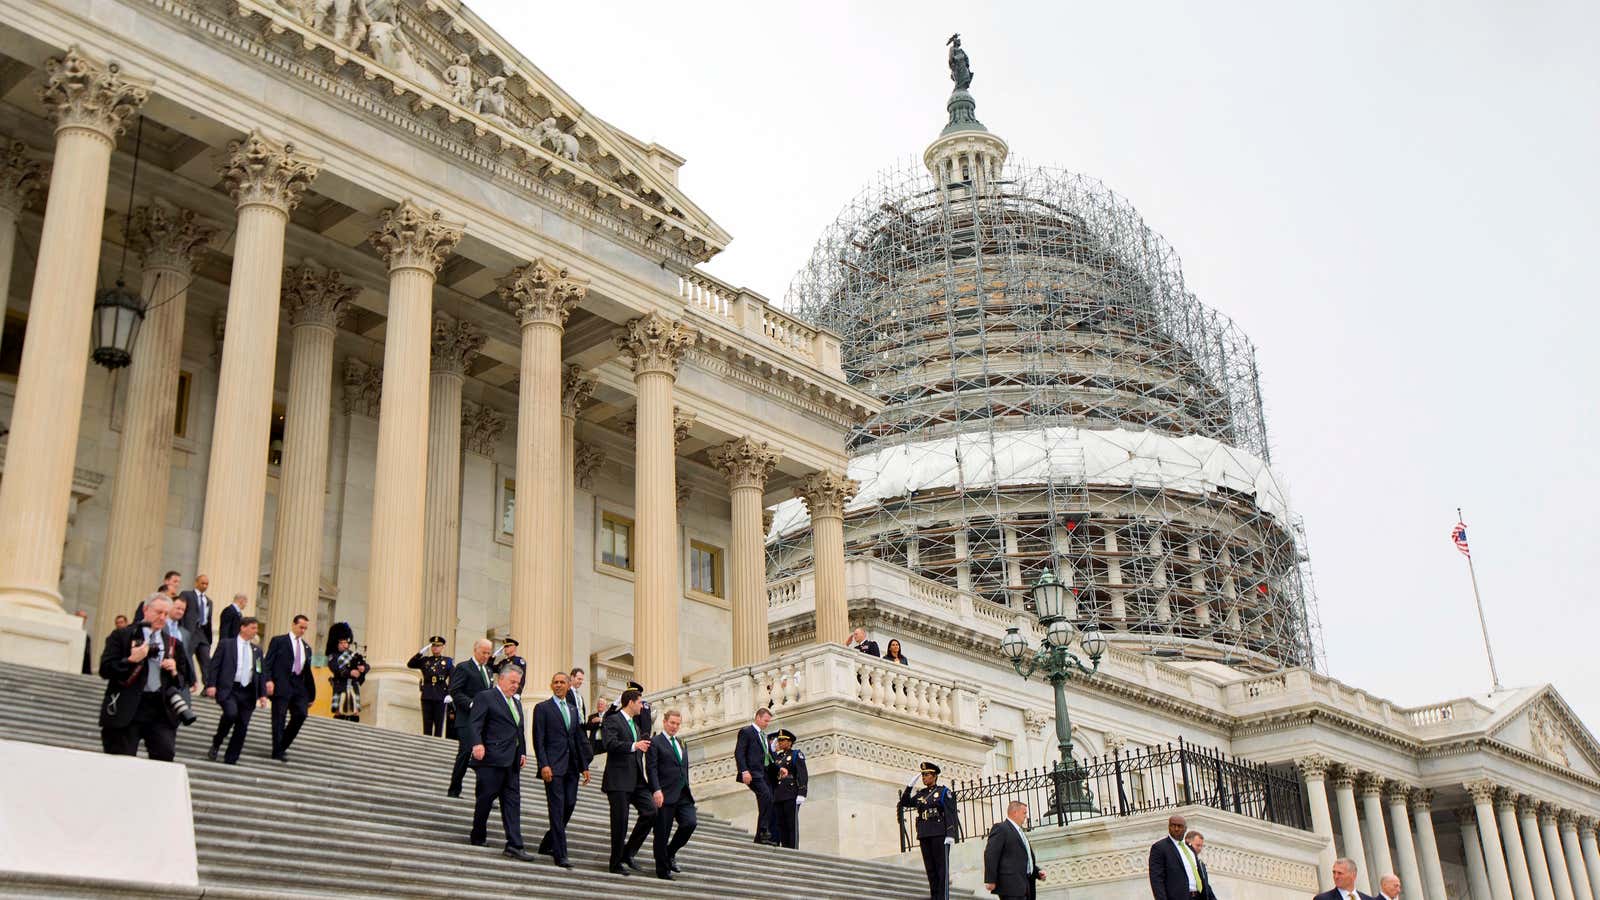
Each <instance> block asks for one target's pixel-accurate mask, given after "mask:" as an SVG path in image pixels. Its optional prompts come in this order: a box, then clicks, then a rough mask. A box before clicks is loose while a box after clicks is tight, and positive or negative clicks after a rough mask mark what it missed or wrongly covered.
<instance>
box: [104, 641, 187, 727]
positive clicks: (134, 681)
mask: <svg viewBox="0 0 1600 900" xmlns="http://www.w3.org/2000/svg"><path fill="white" fill-rule="evenodd" d="M161 638H162V643H163V656H162V658H163V659H166V658H168V657H170V658H172V659H173V660H176V662H177V667H178V674H177V677H173V676H172V675H168V674H167V673H165V672H163V673H162V674H161V684H162V686H164V687H178V688H183V687H187V686H189V685H191V684H194V669H193V667H192V666H191V665H190V664H189V656H188V654H187V653H185V652H184V650H183V644H182V642H180V641H178V640H175V639H174V638H173V637H172V636H171V635H169V634H166V633H165V632H163V633H162V634H161ZM142 643H144V628H143V627H141V625H140V623H138V622H135V623H133V624H132V625H124V626H123V627H121V628H118V629H117V630H116V631H113V632H111V634H109V635H107V636H106V645H105V649H104V650H102V651H101V653H100V677H101V678H104V679H105V680H106V693H105V697H104V698H102V700H101V703H100V727H101V728H122V727H124V726H126V725H127V724H128V723H129V722H132V721H133V714H134V713H135V712H137V711H138V709H139V695H140V694H141V693H143V692H144V685H145V679H146V675H147V673H148V672H149V668H148V667H149V665H150V659H151V657H150V656H146V657H145V658H144V660H143V661H141V662H137V663H130V662H128V654H129V653H131V652H133V648H134V647H135V646H137V645H139V644H142ZM168 718H169V720H170V721H171V722H172V723H173V724H174V725H176V724H177V719H175V718H172V716H171V713H170V710H169V714H168Z"/></svg>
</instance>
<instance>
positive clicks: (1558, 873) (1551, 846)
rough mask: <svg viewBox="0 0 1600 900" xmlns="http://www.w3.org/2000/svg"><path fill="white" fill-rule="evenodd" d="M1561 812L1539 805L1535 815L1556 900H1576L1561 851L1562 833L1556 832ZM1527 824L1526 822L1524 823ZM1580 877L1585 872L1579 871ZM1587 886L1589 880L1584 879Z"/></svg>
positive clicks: (1548, 805) (1552, 807)
mask: <svg viewBox="0 0 1600 900" xmlns="http://www.w3.org/2000/svg"><path fill="white" fill-rule="evenodd" d="M1558 812H1559V811H1558V810H1557V809H1556V808H1555V806H1553V805H1551V804H1549V803H1540V804H1538V805H1537V809H1536V810H1535V813H1536V814H1537V816H1538V825H1539V843H1540V844H1541V845H1543V848H1544V862H1545V866H1546V868H1547V869H1548V870H1549V872H1550V887H1551V889H1552V890H1553V891H1555V895H1556V900H1576V898H1575V895H1574V894H1573V878H1572V873H1571V872H1569V871H1567V857H1566V854H1564V853H1563V852H1562V850H1561V833H1560V832H1559V831H1557V830H1556V815H1557V813H1558ZM1524 824H1526V821H1524ZM1578 875H1579V877H1582V876H1583V870H1582V869H1581V868H1580V869H1579V870H1578ZM1583 880H1584V882H1585V886H1587V882H1588V879H1587V878H1584V879H1583Z"/></svg>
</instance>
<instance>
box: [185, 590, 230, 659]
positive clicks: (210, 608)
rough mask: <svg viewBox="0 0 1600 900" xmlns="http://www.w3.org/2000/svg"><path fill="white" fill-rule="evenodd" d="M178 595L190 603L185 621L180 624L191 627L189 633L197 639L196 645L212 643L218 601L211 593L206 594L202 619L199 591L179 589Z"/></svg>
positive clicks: (186, 608) (186, 609) (186, 610)
mask: <svg viewBox="0 0 1600 900" xmlns="http://www.w3.org/2000/svg"><path fill="white" fill-rule="evenodd" d="M178 596H179V597H181V598H183V600H184V601H185V602H186V603H188V604H189V605H188V606H187V607H185V608H184V610H183V621H182V622H181V623H180V624H182V625H183V627H185V628H187V629H189V634H190V635H191V636H193V637H194V639H195V643H194V645H195V646H196V647H198V646H200V645H201V644H209V643H211V642H212V641H211V619H212V617H213V616H215V615H216V614H217V601H216V600H215V599H213V598H212V596H211V595H210V594H207V595H206V615H205V618H203V619H202V618H201V617H200V595H199V594H198V593H196V592H194V591H192V590H190V591H179V592H178ZM229 605H230V606H231V605H232V604H229Z"/></svg>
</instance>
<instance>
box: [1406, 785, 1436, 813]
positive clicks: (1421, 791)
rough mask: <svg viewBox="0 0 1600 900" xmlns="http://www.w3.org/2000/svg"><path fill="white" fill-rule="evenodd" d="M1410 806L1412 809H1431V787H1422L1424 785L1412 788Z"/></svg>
mask: <svg viewBox="0 0 1600 900" xmlns="http://www.w3.org/2000/svg"><path fill="white" fill-rule="evenodd" d="M1411 807H1412V808H1413V809H1419V810H1429V809H1432V808H1433V788H1424V787H1419V788H1412V789H1411Z"/></svg>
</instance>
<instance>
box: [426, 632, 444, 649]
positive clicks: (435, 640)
mask: <svg viewBox="0 0 1600 900" xmlns="http://www.w3.org/2000/svg"><path fill="white" fill-rule="evenodd" d="M428 643H430V644H432V645H433V646H435V647H443V646H444V638H442V637H440V636H438V635H437V634H436V635H434V636H433V637H431V638H428Z"/></svg>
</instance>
